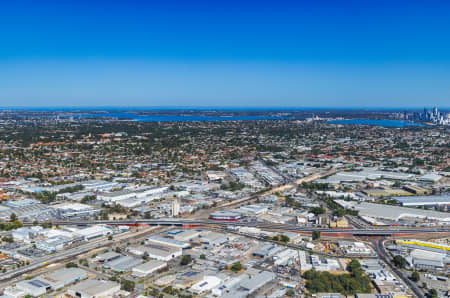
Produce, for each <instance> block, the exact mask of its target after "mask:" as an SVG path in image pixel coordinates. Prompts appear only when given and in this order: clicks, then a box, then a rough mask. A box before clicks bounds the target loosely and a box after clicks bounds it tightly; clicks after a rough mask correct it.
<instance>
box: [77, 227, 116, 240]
mask: <svg viewBox="0 0 450 298" xmlns="http://www.w3.org/2000/svg"><path fill="white" fill-rule="evenodd" d="M75 233H76V234H77V235H78V236H80V237H82V238H83V239H84V240H86V241H89V240H91V239H94V238H98V237H103V236H107V235H111V234H112V233H113V231H112V230H111V228H109V227H106V226H100V225H97V226H92V227H89V228H85V229H82V230H78V231H76V232H75Z"/></svg>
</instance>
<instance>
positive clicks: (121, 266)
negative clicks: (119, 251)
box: [104, 256, 142, 272]
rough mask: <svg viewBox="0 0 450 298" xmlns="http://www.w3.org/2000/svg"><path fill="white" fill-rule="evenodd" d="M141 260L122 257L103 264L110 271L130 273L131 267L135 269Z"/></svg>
mask: <svg viewBox="0 0 450 298" xmlns="http://www.w3.org/2000/svg"><path fill="white" fill-rule="evenodd" d="M141 263H142V260H141V259H135V258H133V257H130V256H124V257H120V258H118V259H115V260H113V261H111V262H108V263H105V265H104V266H105V267H106V268H110V269H111V270H114V271H118V272H126V271H130V270H131V269H132V268H133V267H136V266H137V265H139V264H141Z"/></svg>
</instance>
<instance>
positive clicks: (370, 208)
mask: <svg viewBox="0 0 450 298" xmlns="http://www.w3.org/2000/svg"><path fill="white" fill-rule="evenodd" d="M335 202H336V203H337V204H338V205H339V206H341V207H342V208H345V209H351V210H357V211H359V215H360V216H361V217H363V216H368V217H374V218H381V219H387V220H391V221H399V220H401V219H407V218H411V219H428V220H436V221H441V222H447V223H450V214H449V213H445V212H438V211H431V210H423V209H414V208H407V207H398V206H391V205H382V204H374V203H366V202H361V203H356V202H352V201H344V200H335Z"/></svg>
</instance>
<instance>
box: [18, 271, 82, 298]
mask: <svg viewBox="0 0 450 298" xmlns="http://www.w3.org/2000/svg"><path fill="white" fill-rule="evenodd" d="M86 278H88V274H87V273H86V271H84V270H83V269H80V268H65V269H61V270H58V271H55V272H53V273H50V274H47V275H44V276H42V277H38V278H34V279H30V280H24V281H20V282H18V283H17V284H16V288H17V289H19V290H21V291H23V292H25V293H26V294H28V295H31V296H33V297H38V296H41V295H44V294H46V293H47V292H50V291H56V290H59V289H62V288H63V287H65V286H67V285H70V284H72V283H75V282H77V281H80V280H82V279H86Z"/></svg>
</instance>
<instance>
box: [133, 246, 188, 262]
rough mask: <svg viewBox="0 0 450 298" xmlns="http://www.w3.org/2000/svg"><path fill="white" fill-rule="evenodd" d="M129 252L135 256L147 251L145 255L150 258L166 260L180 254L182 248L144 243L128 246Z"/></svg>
mask: <svg viewBox="0 0 450 298" xmlns="http://www.w3.org/2000/svg"><path fill="white" fill-rule="evenodd" d="M129 252H130V253H132V254H134V255H137V256H143V255H144V254H145V253H147V255H148V256H149V257H150V258H152V259H156V260H160V261H165V262H168V261H170V260H172V259H174V258H177V257H179V256H181V255H182V253H183V249H182V248H178V247H173V246H165V245H156V244H146V245H140V246H134V247H130V248H129Z"/></svg>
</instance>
